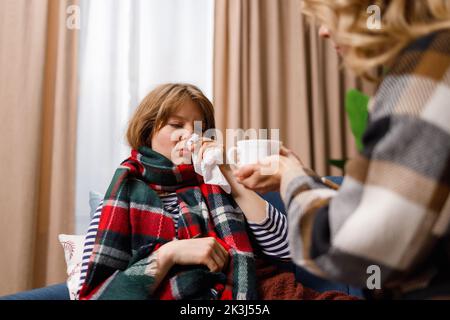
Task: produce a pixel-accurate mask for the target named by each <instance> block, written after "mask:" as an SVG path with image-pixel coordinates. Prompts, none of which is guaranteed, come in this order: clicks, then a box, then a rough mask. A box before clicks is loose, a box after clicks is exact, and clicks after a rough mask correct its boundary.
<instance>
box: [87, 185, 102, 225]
mask: <svg viewBox="0 0 450 320" xmlns="http://www.w3.org/2000/svg"><path fill="white" fill-rule="evenodd" d="M103 197H104V196H103V194H101V193H99V192H97V191H89V207H90V209H91V211H90V217H91V219H92V218H93V217H94V213H95V210H97V208H98V205H99V204H100V201H102V200H103Z"/></svg>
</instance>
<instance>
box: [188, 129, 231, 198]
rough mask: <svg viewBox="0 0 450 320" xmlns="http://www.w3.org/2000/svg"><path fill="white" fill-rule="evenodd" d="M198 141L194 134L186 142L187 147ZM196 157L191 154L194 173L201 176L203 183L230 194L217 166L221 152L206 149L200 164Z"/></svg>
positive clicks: (198, 138)
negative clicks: (217, 187)
mask: <svg viewBox="0 0 450 320" xmlns="http://www.w3.org/2000/svg"><path fill="white" fill-rule="evenodd" d="M199 140H200V137H199V136H198V134H196V133H194V134H193V135H192V136H191V138H189V140H188V141H187V146H188V147H190V146H191V145H192V144H195V143H197V142H198V141H199ZM197 157H198V154H196V153H192V163H193V164H194V169H195V172H197V173H198V174H199V175H201V176H203V180H204V181H205V183H206V184H212V185H217V186H220V187H221V188H222V189H223V191H225V192H226V193H228V194H229V193H231V186H230V184H229V183H228V181H227V179H225V177H224V176H223V174H222V171H220V168H219V166H218V164H221V163H222V150H220V149H219V148H208V149H206V150H205V152H204V154H203V159H202V162H201V163H197Z"/></svg>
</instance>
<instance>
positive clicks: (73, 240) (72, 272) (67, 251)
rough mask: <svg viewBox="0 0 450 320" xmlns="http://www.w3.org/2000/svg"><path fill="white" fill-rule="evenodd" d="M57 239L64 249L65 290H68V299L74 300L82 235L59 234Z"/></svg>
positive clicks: (82, 242) (78, 275) (80, 256)
mask: <svg viewBox="0 0 450 320" xmlns="http://www.w3.org/2000/svg"><path fill="white" fill-rule="evenodd" d="M58 239H59V242H60V243H61V245H62V247H63V249H64V257H65V260H66V264H67V275H68V278H67V288H68V289H69V295H70V299H71V300H75V299H76V297H77V291H78V285H79V282H80V274H81V258H82V255H83V246H84V235H67V234H60V235H59V236H58Z"/></svg>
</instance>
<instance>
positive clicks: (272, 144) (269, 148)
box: [228, 139, 281, 166]
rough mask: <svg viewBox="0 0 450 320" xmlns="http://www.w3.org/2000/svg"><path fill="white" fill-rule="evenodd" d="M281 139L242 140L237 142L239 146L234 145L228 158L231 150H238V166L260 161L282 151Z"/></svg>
mask: <svg viewBox="0 0 450 320" xmlns="http://www.w3.org/2000/svg"><path fill="white" fill-rule="evenodd" d="M280 148H281V141H278V140H265V139H252V140H240V141H238V142H237V147H233V148H231V149H230V150H229V151H228V158H229V159H230V158H231V159H234V157H230V152H234V150H236V151H237V155H238V159H239V160H238V163H237V165H238V166H244V165H248V164H254V163H258V162H260V161H261V160H263V159H265V158H267V157H269V156H271V155H277V154H279V153H280Z"/></svg>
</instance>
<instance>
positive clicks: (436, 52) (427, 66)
mask: <svg viewBox="0 0 450 320" xmlns="http://www.w3.org/2000/svg"><path fill="white" fill-rule="evenodd" d="M449 68H450V29H445V30H441V31H436V32H433V33H430V34H427V35H425V36H422V37H420V38H417V39H415V40H414V41H412V42H411V43H410V44H409V45H408V46H407V47H406V48H405V49H404V50H403V51H402V52H401V53H400V54H399V55H398V57H397V58H396V59H395V62H394V63H393V65H392V67H391V70H389V72H388V75H391V76H402V75H417V76H421V77H425V78H430V79H434V80H437V81H440V80H442V78H443V76H444V74H445V72H446V71H448V69H449Z"/></svg>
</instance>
